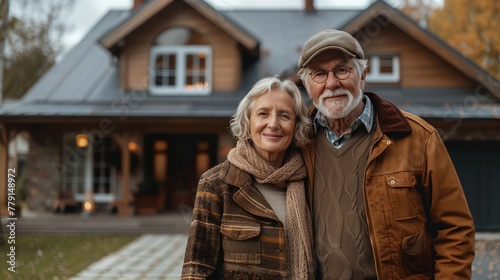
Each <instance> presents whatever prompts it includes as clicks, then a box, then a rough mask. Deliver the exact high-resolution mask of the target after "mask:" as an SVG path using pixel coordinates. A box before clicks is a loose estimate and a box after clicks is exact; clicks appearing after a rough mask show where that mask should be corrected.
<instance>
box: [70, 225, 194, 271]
mask: <svg viewBox="0 0 500 280" xmlns="http://www.w3.org/2000/svg"><path fill="white" fill-rule="evenodd" d="M185 248H186V235H184V234H144V235H141V236H140V237H138V238H137V239H136V240H135V241H133V242H131V243H130V244H128V245H126V246H125V247H123V248H122V249H120V250H119V251H117V252H115V253H113V254H111V255H108V256H106V257H104V258H103V259H101V260H99V261H97V262H95V263H94V264H92V265H90V266H89V267H88V268H86V269H85V270H83V271H81V272H80V273H79V274H77V275H76V276H74V277H72V278H70V280H89V279H99V280H118V279H119V280H122V279H124V280H125V279H127V280H128V279H130V280H132V279H134V280H136V279H137V280H138V279H141V280H145V279H147V280H150V279H151V280H159V279H168V280H170V279H180V276H181V269H182V261H183V258H184V250H185Z"/></svg>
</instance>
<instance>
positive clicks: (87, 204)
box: [82, 190, 94, 217]
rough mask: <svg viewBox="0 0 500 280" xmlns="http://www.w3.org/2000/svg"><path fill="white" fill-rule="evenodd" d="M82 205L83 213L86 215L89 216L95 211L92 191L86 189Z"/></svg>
mask: <svg viewBox="0 0 500 280" xmlns="http://www.w3.org/2000/svg"><path fill="white" fill-rule="evenodd" d="M82 206H83V209H82V210H83V212H82V215H83V216H84V217H89V216H90V215H91V214H92V212H94V197H93V194H92V192H89V191H88V190H86V191H85V194H84V199H83V205H82Z"/></svg>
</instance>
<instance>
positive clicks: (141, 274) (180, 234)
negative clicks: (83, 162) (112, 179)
mask: <svg viewBox="0 0 500 280" xmlns="http://www.w3.org/2000/svg"><path fill="white" fill-rule="evenodd" d="M191 213H192V209H189V208H185V209H184V208H182V209H179V211H174V212H169V213H162V214H160V215H152V216H151V215H144V216H133V217H121V216H116V215H109V214H96V215H94V216H92V217H83V216H81V215H80V214H64V215H62V214H54V213H46V212H24V213H23V217H22V218H20V219H19V220H18V221H17V224H16V225H17V226H16V231H17V232H18V233H19V234H38V235H39V234H49V235H57V234H64V235H67V234H76V235H82V234H92V235H94V234H141V235H140V237H138V238H137V239H136V240H134V241H133V242H131V243H130V244H128V245H126V246H125V247H123V248H122V249H120V250H119V251H117V252H115V253H113V254H110V255H108V256H106V257H104V258H102V259H101V260H99V261H97V262H96V263H94V264H92V265H90V266H89V267H87V268H86V269H85V270H83V271H81V272H80V273H79V274H78V275H76V276H74V277H73V278H71V280H83V279H85V280H94V279H99V280H101V279H102V280H111V279H113V280H122V279H123V280H126V279H141V280H150V279H151V280H156V279H179V278H180V275H181V267H182V261H183V257H184V250H185V246H186V237H187V235H186V234H187V231H188V228H189V224H190V222H191ZM5 223H6V220H5V219H2V224H5ZM3 228H5V226H3ZM476 239H477V241H476V258H475V260H474V264H473V267H472V270H473V275H472V280H487V279H488V280H491V279H499V280H500V233H476Z"/></svg>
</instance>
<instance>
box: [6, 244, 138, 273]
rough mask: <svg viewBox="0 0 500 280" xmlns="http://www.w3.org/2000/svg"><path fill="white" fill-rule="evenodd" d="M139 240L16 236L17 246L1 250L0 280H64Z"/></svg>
mask: <svg viewBox="0 0 500 280" xmlns="http://www.w3.org/2000/svg"><path fill="white" fill-rule="evenodd" d="M136 237H137V236H134V235H119V236H109V235H105V236H36V235H20V236H16V238H15V244H7V240H8V239H5V241H6V242H4V245H3V246H0V263H2V265H1V267H2V270H1V271H0V279H16V280H24V279H26V280H33V279H40V280H43V279H49V280H63V279H68V278H69V277H71V276H73V275H76V274H77V273H78V272H80V271H82V270H83V269H85V268H86V267H87V266H89V265H90V264H92V263H93V262H95V261H97V260H99V259H101V258H102V257H104V256H106V255H108V254H109V253H112V252H114V251H117V250H118V249H120V248H121V247H123V246H124V245H126V244H128V243H129V242H130V241H132V240H134V239H135V238H136ZM10 246H15V258H16V259H15V262H16V267H15V272H11V271H9V270H8V268H9V267H10V265H9V263H8V261H9V256H7V254H9V251H10Z"/></svg>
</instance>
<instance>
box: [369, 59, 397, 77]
mask: <svg viewBox="0 0 500 280" xmlns="http://www.w3.org/2000/svg"><path fill="white" fill-rule="evenodd" d="M380 56H381V55H370V56H369V58H368V61H369V63H370V67H369V68H368V73H367V74H366V81H367V82H373V83H375V82H376V83H398V82H399V81H400V63H399V56H397V55H392V70H393V72H392V73H381V72H380V67H381V66H380ZM384 56H390V55H384Z"/></svg>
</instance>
